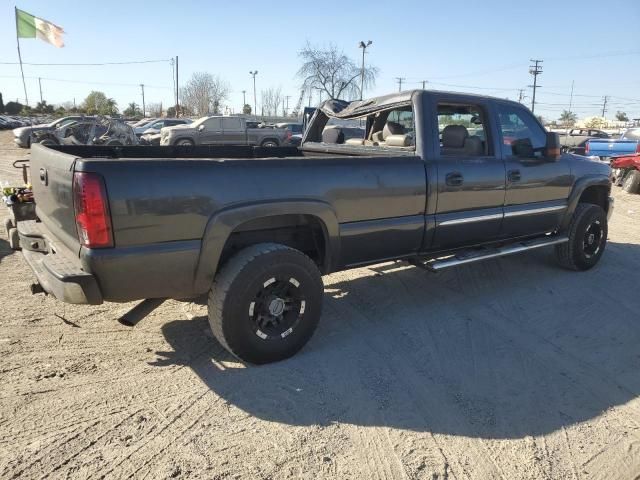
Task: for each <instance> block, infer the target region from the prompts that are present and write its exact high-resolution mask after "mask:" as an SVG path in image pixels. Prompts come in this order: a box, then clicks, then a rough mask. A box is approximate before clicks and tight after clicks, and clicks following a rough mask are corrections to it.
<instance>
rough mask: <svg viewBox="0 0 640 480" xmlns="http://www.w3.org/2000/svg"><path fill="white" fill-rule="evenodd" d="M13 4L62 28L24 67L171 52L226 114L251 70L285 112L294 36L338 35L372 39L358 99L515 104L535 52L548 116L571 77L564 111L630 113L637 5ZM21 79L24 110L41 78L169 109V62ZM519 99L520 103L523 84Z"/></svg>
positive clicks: (15, 90) (39, 73)
mask: <svg viewBox="0 0 640 480" xmlns="http://www.w3.org/2000/svg"><path fill="white" fill-rule="evenodd" d="M16 6H17V7H18V8H21V9H23V10H25V11H27V12H29V13H32V14H34V15H36V16H38V17H41V18H44V19H47V20H50V21H52V22H53V23H56V24H58V25H60V26H62V27H63V28H64V29H65V31H66V32H67V33H66V35H65V43H66V47H65V48H62V49H56V48H55V47H53V46H51V45H48V44H46V43H44V42H42V41H40V40H31V39H23V40H21V45H22V56H23V61H24V62H35V63H38V62H56V63H64V62H117V61H129V60H145V59H150V60H155V59H168V58H170V57H173V56H175V55H178V56H179V57H180V80H181V82H182V81H184V80H186V79H187V78H188V77H189V76H190V75H191V74H192V73H193V72H196V71H208V72H211V73H214V74H217V75H219V76H221V77H222V78H224V79H226V80H227V81H228V82H229V83H230V85H231V88H232V94H231V97H230V100H229V102H228V103H229V106H231V107H233V108H234V109H235V110H236V111H238V109H239V108H240V107H241V104H242V93H241V92H242V90H247V100H248V101H249V100H250V99H251V98H252V96H251V95H250V92H252V83H251V77H250V75H249V70H253V69H257V70H258V72H259V73H258V76H257V84H258V88H257V89H258V97H259V96H260V90H261V89H262V88H267V87H270V86H274V87H277V86H281V87H282V89H283V93H284V94H286V95H291V100H290V106H293V105H294V104H295V102H296V101H297V99H298V96H299V94H300V90H299V88H298V85H299V81H298V80H297V79H296V78H295V73H296V71H297V69H298V67H299V58H298V52H299V50H300V49H301V47H302V46H303V45H304V43H305V41H307V40H308V41H310V42H312V43H314V44H318V45H322V44H325V45H326V44H328V43H330V42H332V43H335V44H336V45H338V46H339V47H340V48H342V49H344V51H345V52H346V53H347V54H349V55H351V56H353V57H354V59H355V60H358V59H359V56H360V52H361V50H359V49H358V48H357V45H358V42H359V41H360V40H373V45H372V46H371V47H370V49H369V50H368V53H367V62H370V63H371V64H373V65H375V66H377V67H378V68H379V69H380V75H379V77H378V80H377V84H376V87H375V88H374V89H372V90H371V91H369V92H366V93H365V95H377V94H383V93H388V92H391V91H395V90H397V88H398V85H397V83H396V80H395V77H405V78H406V81H405V83H404V85H403V88H404V87H406V88H414V87H419V86H420V81H421V80H428V81H429V82H430V83H429V87H428V88H434V89H440V90H458V91H468V92H476V93H485V94H488V95H495V96H500V97H508V98H511V99H514V98H517V96H518V89H519V88H526V86H527V85H529V84H530V83H531V80H532V79H531V76H530V75H529V74H528V64H529V59H530V58H541V59H544V64H543V69H544V73H543V74H542V75H541V76H540V77H539V80H540V84H541V85H542V86H543V88H542V89H540V90H539V96H538V100H539V101H540V102H541V104H540V105H539V106H538V107H537V108H536V113H540V114H542V115H544V116H545V117H547V118H549V119H553V118H557V117H558V115H559V113H560V112H561V110H562V109H563V108H566V106H568V103H569V93H570V89H571V82H572V80H575V94H576V96H575V97H574V105H575V107H574V110H575V111H576V112H578V113H579V114H580V116H584V115H593V114H597V113H598V112H599V110H600V108H599V107H598V105H600V104H601V103H602V100H601V97H602V96H605V95H608V96H610V97H611V99H610V108H609V112H610V113H613V112H615V110H624V111H626V112H627V113H628V114H629V115H630V116H633V117H640V40H639V38H638V32H639V31H640V1H638V0H626V1H616V0H611V1H607V2H602V1H590V0H589V1H553V2H552V1H537V2H524V1H521V2H516V1H499V0H484V1H477V2H476V1H467V2H451V1H448V2H427V1H426V0H415V1H414V0H404V1H400V2H378V1H368V2H364V1H356V0H349V1H344V0H343V1H329V0H324V1H323V2H315V3H312V4H307V3H306V2H293V3H292V2H265V1H264V0H260V1H254V0H242V1H236V2H222V1H195V0H193V1H189V0H183V1H175V0H173V1H160V0H158V1H153V2H140V1H138V2H135V1H131V0H129V1H120V0H110V1H108V2H104V1H100V2H97V1H95V2H94V1H79V0H56V1H42V0H41V1H35V0H21V1H20V3H18V4H16ZM13 8H14V4H13V3H7V2H3V3H2V5H1V6H0V37H1V41H0V62H16V61H17V52H16V39H15V22H14V11H13ZM631 52H634V53H631ZM612 54H613V55H612ZM607 55H608V56H607ZM585 57H590V58H585ZM358 61H359V60H358ZM19 74H20V72H19V67H18V66H17V65H6V64H0V92H2V93H3V94H4V98H5V102H6V101H10V100H15V99H16V98H20V99H22V98H23V97H24V93H23V90H22V84H21V81H20V79H19ZM25 76H27V77H29V78H28V79H27V88H28V93H29V100H30V102H31V103H32V104H35V102H36V101H37V100H38V99H39V93H38V81H37V77H42V78H43V80H42V88H43V96H44V98H45V100H47V101H48V102H49V103H60V102H64V101H70V100H73V98H74V97H75V98H76V101H77V102H78V103H79V102H81V101H82V99H83V98H84V97H85V96H86V95H87V94H88V93H89V91H91V90H94V89H95V90H101V91H104V92H105V93H106V94H107V95H108V96H110V97H114V98H115V99H116V100H117V102H118V105H119V106H120V108H125V107H126V105H127V103H128V102H131V101H135V102H137V103H141V96H140V87H139V86H138V84H140V83H144V84H146V85H147V87H146V91H145V93H146V101H147V103H150V102H159V101H162V102H163V104H164V105H165V106H168V105H170V104H172V103H173V100H172V92H171V87H172V77H171V66H170V65H169V63H168V62H163V63H158V64H146V65H126V66H103V67H85V66H74V67H61V66H30V65H27V66H25ZM54 79H55V80H54ZM62 80H64V81H62ZM525 93H526V95H527V96H528V97H529V98H530V95H531V91H530V89H526V92H525ZM314 100H317V99H314ZM306 101H307V100H305V102H306ZM259 102H260V99H259V98H258V103H259ZM250 103H253V102H252V100H251V102H250Z"/></svg>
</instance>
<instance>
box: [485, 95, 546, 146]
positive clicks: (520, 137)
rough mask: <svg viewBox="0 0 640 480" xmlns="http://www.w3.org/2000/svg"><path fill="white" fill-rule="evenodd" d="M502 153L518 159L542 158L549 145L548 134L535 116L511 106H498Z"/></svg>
mask: <svg viewBox="0 0 640 480" xmlns="http://www.w3.org/2000/svg"><path fill="white" fill-rule="evenodd" d="M497 109H498V119H499V123H500V131H501V133H502V153H503V154H504V155H509V156H516V157H533V156H535V157H540V156H542V154H543V151H544V147H545V145H546V143H547V134H546V133H545V131H544V129H543V128H542V127H541V126H540V125H539V124H538V122H537V121H536V120H535V118H534V117H533V115H532V114H531V113H529V112H527V111H526V110H523V109H521V108H518V107H513V106H511V105H500V104H498V105H497Z"/></svg>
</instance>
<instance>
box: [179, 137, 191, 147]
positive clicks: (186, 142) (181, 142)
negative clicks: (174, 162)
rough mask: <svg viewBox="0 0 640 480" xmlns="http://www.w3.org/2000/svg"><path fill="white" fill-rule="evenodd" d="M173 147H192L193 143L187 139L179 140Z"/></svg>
mask: <svg viewBox="0 0 640 480" xmlns="http://www.w3.org/2000/svg"><path fill="white" fill-rule="evenodd" d="M175 145H177V146H179V147H192V146H193V142H192V141H191V140H189V139H187V138H183V139H181V140H178V141H177V142H176V143H175Z"/></svg>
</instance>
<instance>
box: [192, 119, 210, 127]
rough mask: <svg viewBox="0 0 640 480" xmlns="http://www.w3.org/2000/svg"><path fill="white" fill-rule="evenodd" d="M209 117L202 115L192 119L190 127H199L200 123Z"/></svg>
mask: <svg viewBox="0 0 640 480" xmlns="http://www.w3.org/2000/svg"><path fill="white" fill-rule="evenodd" d="M207 118H209V117H202V118H199V119H197V120H194V121H193V123H192V124H191V126H192V127H199V126H200V125H202V124H203V123H204V121H205V120H206V119H207Z"/></svg>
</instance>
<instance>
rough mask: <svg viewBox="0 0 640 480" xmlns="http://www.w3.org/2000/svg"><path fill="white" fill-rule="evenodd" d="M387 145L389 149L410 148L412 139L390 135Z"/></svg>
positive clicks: (406, 136) (407, 136)
mask: <svg viewBox="0 0 640 480" xmlns="http://www.w3.org/2000/svg"><path fill="white" fill-rule="evenodd" d="M386 144H387V147H409V146H410V145H411V138H409V135H389V136H388V137H387V140H386Z"/></svg>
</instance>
